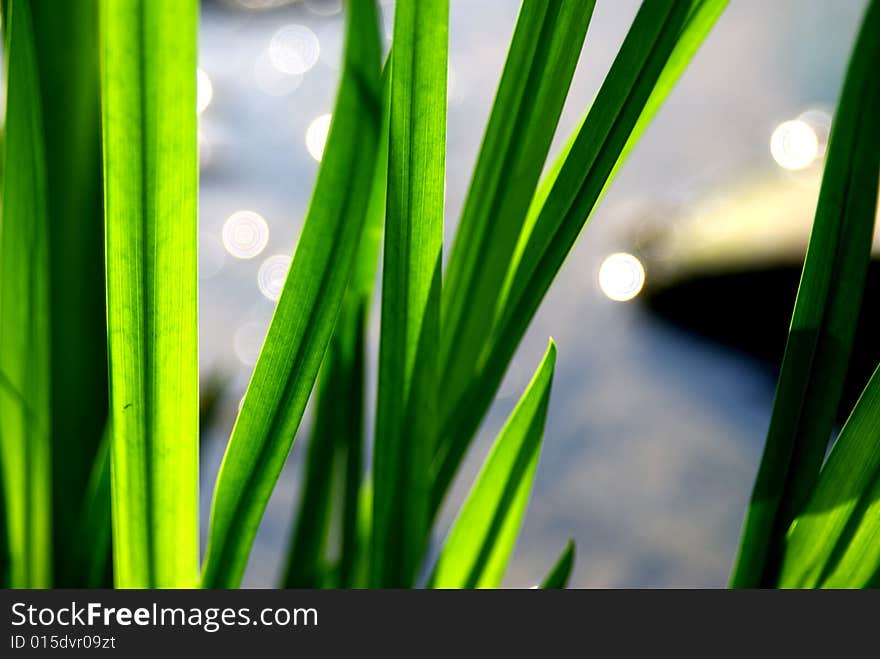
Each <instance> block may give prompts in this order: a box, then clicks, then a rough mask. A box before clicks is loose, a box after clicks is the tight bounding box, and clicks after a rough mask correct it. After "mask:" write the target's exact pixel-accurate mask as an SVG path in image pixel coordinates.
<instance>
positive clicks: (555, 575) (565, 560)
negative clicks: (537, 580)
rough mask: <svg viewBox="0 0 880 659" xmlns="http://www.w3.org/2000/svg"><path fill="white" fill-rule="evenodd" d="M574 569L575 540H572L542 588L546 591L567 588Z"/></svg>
mask: <svg viewBox="0 0 880 659" xmlns="http://www.w3.org/2000/svg"><path fill="white" fill-rule="evenodd" d="M572 567H574V540H573V539H570V540H569V541H568V544H567V545H566V546H565V549H564V550H563V552H562V555H561V556H560V557H559V560H557V561H556V565H554V566H553V569H552V570H550V574H548V575H547V577H546V578H545V579H544V581H543V583H542V584H541V588H543V589H545V590H551V589H559V588H565V587H566V586H567V585H568V578H569V577H570V576H571V568H572Z"/></svg>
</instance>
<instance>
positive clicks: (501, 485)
mask: <svg viewBox="0 0 880 659" xmlns="http://www.w3.org/2000/svg"><path fill="white" fill-rule="evenodd" d="M555 362H556V344H554V343H553V341H552V340H551V341H550V345H549V347H548V348H547V353H546V354H545V355H544V359H542V360H541V364H540V365H539V366H538V370H537V371H536V372H535V375H534V377H533V378H532V381H531V383H529V386H528V388H526V390H525V393H523V395H522V398H520V400H519V402H518V403H517V405H516V408H514V410H513V412H512V413H511V415H510V418H509V419H508V421H507V423H506V424H505V425H504V428H503V429H502V430H501V432H500V433H499V435H498V439H496V440H495V444H494V445H493V446H492V450H491V451H490V453H489V457H487V458H486V462H485V463H484V465H483V468H482V469H481V470H480V474H479V475H478V476H477V480H476V482H475V483H474V486H473V489H471V492H470V494H468V497H467V499H466V500H465V502H464V504H463V505H462V508H461V510H460V511H459V513H458V517H457V518H456V519H455V523H454V524H453V525H452V529H451V530H450V531H449V535H448V536H447V537H446V541H445V542H444V544H443V549H442V551H441V552H440V556H439V558H438V559H437V564H436V566H435V567H434V572H433V574H432V575H431V579H430V581H429V586H430V587H433V588H497V587H498V586H500V585H501V580H502V579H503V578H504V572H505V570H506V569H507V563H508V561H509V560H510V556H511V554H512V553H513V548H514V545H515V544H516V538H517V535H518V534H519V529H520V527H521V526H522V521H523V517H524V516H525V512H526V506H527V505H528V502H529V496H530V495H531V491H532V483H533V482H534V479H535V469H536V468H537V466H538V456H539V454H540V452H541V439H542V437H543V435H544V422H545V420H546V418H547V407H548V405H549V403H550V387H551V384H552V382H553V367H554V364H555Z"/></svg>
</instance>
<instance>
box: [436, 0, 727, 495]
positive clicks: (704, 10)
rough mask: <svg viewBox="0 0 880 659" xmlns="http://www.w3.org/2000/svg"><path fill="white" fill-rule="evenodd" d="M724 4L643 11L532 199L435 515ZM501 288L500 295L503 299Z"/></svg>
mask: <svg viewBox="0 0 880 659" xmlns="http://www.w3.org/2000/svg"><path fill="white" fill-rule="evenodd" d="M725 5H726V0H690V1H688V0H680V1H670V2H646V3H644V4H643V5H642V7H641V9H640V10H639V12H638V14H637V15H636V18H635V20H634V22H633V24H632V26H631V27H630V30H629V32H628V33H627V35H626V38H625V40H624V42H623V45H622V46H621V49H620V51H619V52H618V54H617V57H616V58H615V60H614V63H613V64H612V66H611V70H610V71H609V72H608V75H607V76H606V78H605V81H604V83H603V84H602V87H601V88H600V90H599V93H598V95H597V97H596V99H595V101H594V102H593V105H592V107H591V108H590V111H589V112H588V114H587V116H586V117H585V119H584V120H583V121H582V123H581V125H580V127H579V129H578V130H577V132H576V134H575V136H574V137H573V138H572V139H571V140H570V141H569V144H568V146H567V147H566V148H565V149H564V151H563V154H564V155H563V160H561V161H557V164H556V165H554V167H553V168H552V169H551V170H550V174H549V176H548V178H547V179H545V181H546V182H545V183H542V184H541V185H540V186H539V188H538V191H537V193H536V201H537V204H538V205H537V206H533V209H532V210H531V211H530V218H531V219H528V220H527V221H526V224H525V226H524V229H523V231H524V232H525V233H526V234H527V237H524V238H523V239H522V244H521V245H520V246H519V247H518V249H517V255H518V256H517V258H515V259H513V261H512V263H511V270H510V272H509V273H508V275H507V277H506V283H505V285H504V286H503V287H502V289H499V291H498V302H497V311H496V319H495V326H494V330H493V332H492V336H491V337H490V340H489V341H488V343H487V346H486V349H485V350H484V353H483V355H482V356H481V358H480V360H479V363H478V364H477V366H476V376H475V377H474V378H472V380H471V382H470V384H469V385H468V386H467V387H466V388H465V389H464V390H463V391H462V393H461V394H460V395H459V396H458V397H457V399H456V401H457V402H456V404H453V405H451V406H449V407H447V408H445V412H444V415H443V430H442V436H443V437H444V438H445V441H444V443H443V444H442V445H441V446H440V449H441V451H440V452H439V453H438V455H437V456H436V457H435V460H434V465H433V470H434V486H433V493H432V510H433V511H436V510H437V509H438V508H439V506H440V504H441V503H442V501H443V497H444V496H445V494H446V491H447V490H448V488H449V485H450V483H451V482H452V479H453V477H454V475H455V472H456V470H457V468H458V465H459V464H460V463H461V460H462V458H463V457H464V454H465V451H466V450H467V448H468V446H469V445H470V442H471V439H472V437H473V435H474V433H475V431H476V428H477V427H478V425H479V423H480V421H481V420H482V418H483V415H484V414H485V413H486V410H488V408H489V405H490V404H491V402H492V398H493V397H494V395H495V392H496V391H497V389H498V386H499V385H500V384H501V381H502V379H503V377H504V373H505V371H506V370H507V366H508V364H509V363H510V360H511V358H512V357H513V354H514V352H515V351H516V348H517V346H518V345H519V342H520V340H521V339H522V336H523V335H524V333H525V331H526V329H527V328H528V325H529V323H530V322H531V319H532V317H533V316H534V314H535V312H536V311H537V309H538V306H539V305H540V303H541V300H542V299H543V298H544V295H545V294H546V293H547V290H548V289H549V287H550V284H551V283H552V281H553V279H554V277H555V276H556V273H557V272H559V269H560V268H561V267H562V264H563V262H564V260H565V257H566V256H567V255H568V253H569V251H570V250H571V248H572V247H573V245H574V243H575V241H576V240H577V237H578V235H579V234H580V232H581V230H582V229H583V227H584V225H585V224H586V223H587V221H588V220H589V218H590V215H591V213H592V211H593V208H594V207H595V205H596V203H597V201H598V200H599V198H600V196H601V194H602V191H603V190H604V189H605V187H606V186H607V184H608V181H609V180H610V178H611V176H612V175H613V173H614V172H615V171H616V169H617V168H618V167H619V164H620V162H621V161H622V159H623V158H624V157H625V156H626V155H627V153H629V151H630V149H631V148H632V145H633V143H634V140H635V139H637V137H638V136H639V131H642V130H644V128H645V126H646V125H647V123H648V122H649V121H650V118H651V117H652V116H653V115H654V114H655V113H656V111H657V108H658V107H659V106H660V105H661V103H662V102H663V101H664V100H665V98H666V97H667V96H668V95H669V93H670V92H671V90H672V88H673V87H674V85H675V83H676V82H677V80H678V77H679V76H680V75H681V73H682V71H683V70H684V68H685V66H686V64H687V62H688V61H689V60H690V58H691V57H692V56H693V54H694V53H695V52H696V49H697V47H698V46H699V44H700V43H702V41H703V40H704V39H705V37H706V35H707V34H708V32H709V30H710V28H711V27H712V25H713V24H714V22H715V19H717V17H718V15H719V14H720V13H721V10H722V9H723V7H724V6H725ZM502 292H503V294H502Z"/></svg>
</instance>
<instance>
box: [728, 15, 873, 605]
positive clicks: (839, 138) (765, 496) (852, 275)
mask: <svg viewBox="0 0 880 659" xmlns="http://www.w3.org/2000/svg"><path fill="white" fill-rule="evenodd" d="M878 61H880V2H878V1H877V0H872V1H871V3H870V5H869V6H868V10H867V13H866V14H865V18H864V21H863V23H862V28H861V31H860V33H859V37H858V40H857V42H856V45H855V48H854V50H853V54H852V57H851V59H850V63H849V68H848V70H847V74H846V80H845V81H844V86H843V92H842V93H841V97H840V103H839V105H838V107H837V111H836V112H835V117H834V123H833V125H832V128H831V136H830V140H829V145H828V160H827V162H826V164H825V172H824V174H823V177H822V187H821V189H820V192H819V203H818V206H817V208H816V219H815V221H814V223H813V232H812V235H811V236H810V245H809V248H808V249H807V258H806V261H805V263H804V269H803V273H802V275H801V282H800V286H799V287H798V295H797V301H796V302H795V307H794V314H793V316H792V319H791V329H790V330H789V334H788V343H787V344H786V347H785V354H784V356H783V359H782V369H781V371H780V374H779V381H778V383H777V386H776V399H775V401H774V403H773V414H772V416H771V419H770V429H769V430H768V432H767V443H766V445H765V446H764V455H763V456H762V458H761V466H760V468H759V471H758V477H757V479H756V480H755V487H754V490H753V491H752V498H751V502H750V504H749V511H748V515H747V517H746V522H745V528H744V529H743V535H742V544H741V546H740V552H739V557H738V559H737V563H736V567H735V570H734V574H733V577H732V578H731V585H732V586H734V587H746V588H748V587H756V586H771V585H773V584H774V583H776V579H777V577H778V570H779V563H780V560H781V558H782V551H783V543H784V539H785V534H786V532H787V531H788V528H789V526H790V525H791V522H792V521H793V520H794V518H795V517H796V516H797V515H798V514H799V513H800V512H801V511H802V510H803V507H804V505H805V504H806V502H807V500H808V498H809V497H810V495H811V493H812V491H813V488H814V487H815V484H816V479H817V477H818V474H819V468H820V466H821V464H822V459H823V458H824V457H825V452H826V448H827V446H828V440H829V437H830V436H831V431H832V428H833V426H834V420H835V417H836V414H837V408H838V405H839V403H840V397H841V393H842V389H843V381H844V378H845V377H846V372H847V366H848V364H849V356H850V351H851V349H852V342H853V337H854V335H855V330H856V325H857V323H858V318H859V311H860V308H861V300H862V291H863V289H864V286H865V275H866V273H867V269H868V263H869V260H870V256H871V239H872V236H873V232H874V219H875V216H876V213H877V178H878V175H880V122H878V121H877V116H878V114H880V78H878V76H877V73H876V70H875V68H876V63H877V62H878Z"/></svg>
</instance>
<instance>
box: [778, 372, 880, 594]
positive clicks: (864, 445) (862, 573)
mask: <svg viewBox="0 0 880 659" xmlns="http://www.w3.org/2000/svg"><path fill="white" fill-rule="evenodd" d="M878 572H880V368H878V369H877V370H876V371H875V372H874V376H873V377H872V378H871V381H870V382H869V383H868V386H867V387H866V388H865V391H864V393H863V394H862V396H861V397H860V398H859V402H858V403H857V404H856V406H855V409H853V412H852V414H851V415H850V417H849V419H848V420H847V422H846V425H844V427H843V430H842V431H841V432H840V437H838V439H837V441H836V442H835V444H834V447H833V448H832V449H831V453H830V455H829V456H828V461H827V462H826V463H825V466H824V467H823V468H822V471H821V473H820V474H819V481H818V483H817V484H816V489H815V491H814V493H813V496H812V497H811V498H810V501H809V503H808V504H807V506H806V508H805V509H804V512H803V513H801V514H800V515H799V516H798V518H797V519H796V520H795V522H794V525H793V527H792V529H791V531H790V532H789V535H788V539H787V541H786V547H785V554H784V557H783V561H782V568H781V571H780V577H779V585H780V586H781V587H783V588H815V587H817V586H820V585H821V586H827V587H832V588H856V587H865V586H869V585H871V581H872V579H873V578H874V577H875V575H877V574H878Z"/></svg>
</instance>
